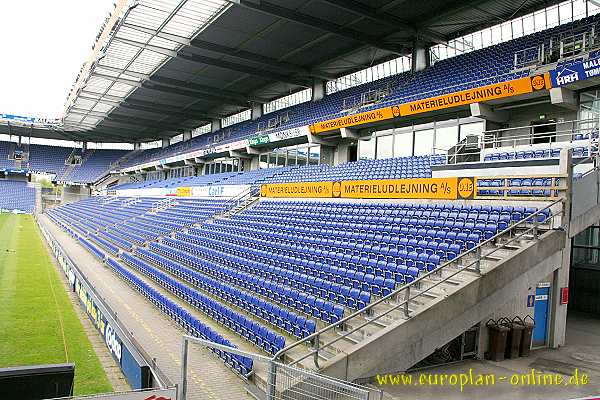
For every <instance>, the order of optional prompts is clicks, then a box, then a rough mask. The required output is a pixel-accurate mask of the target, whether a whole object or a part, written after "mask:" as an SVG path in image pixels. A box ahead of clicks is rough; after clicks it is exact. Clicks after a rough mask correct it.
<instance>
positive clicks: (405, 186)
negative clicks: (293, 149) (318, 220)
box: [261, 177, 475, 200]
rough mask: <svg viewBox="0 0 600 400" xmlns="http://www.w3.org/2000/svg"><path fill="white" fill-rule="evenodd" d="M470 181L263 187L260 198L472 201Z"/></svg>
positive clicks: (389, 180) (443, 180) (424, 179)
mask: <svg viewBox="0 0 600 400" xmlns="http://www.w3.org/2000/svg"><path fill="white" fill-rule="evenodd" d="M474 188H475V185H474V179H473V178H456V177H453V178H421V179H385V180H363V181H341V182H305V183H287V184H272V185H262V187H261V196H263V197H305V198H310V197H321V198H323V197H340V198H345V199H445V200H456V199H472V198H473V195H474V191H475V189H474Z"/></svg>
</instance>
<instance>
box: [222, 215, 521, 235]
mask: <svg viewBox="0 0 600 400" xmlns="http://www.w3.org/2000/svg"><path fill="white" fill-rule="evenodd" d="M521 215H522V214H521ZM330 216H331V214H329V215H322V216H321V215H318V214H316V215H309V216H306V217H304V218H303V217H302V215H301V214H298V215H297V216H288V217H280V216H277V215H269V216H268V217H261V216H260V215H256V214H245V215H243V216H240V217H239V218H232V219H233V220H234V221H247V222H260V221H265V222H269V223H275V224H282V225H284V226H297V227H302V226H306V225H310V224H319V225H320V226H322V227H331V228H339V229H344V228H347V229H350V230H354V231H358V232H361V231H363V232H364V231H365V230H368V229H370V227H373V226H374V227H381V228H382V230H384V231H387V232H393V233H402V228H408V229H410V228H414V227H421V226H431V227H432V228H433V229H440V230H445V231H457V232H460V231H463V230H465V229H467V230H468V229H474V230H475V231H479V230H481V232H477V233H480V234H482V235H483V233H484V232H485V233H486V234H485V236H486V238H488V231H489V235H492V236H493V234H494V233H495V230H494V229H492V228H491V227H490V228H486V226H487V225H492V224H496V225H499V224H500V223H501V224H502V226H503V227H504V228H506V226H507V225H508V224H509V223H510V217H509V216H507V215H504V216H501V215H489V214H487V213H481V214H477V213H469V214H467V213H456V214H451V213H449V214H447V215H444V213H441V214H440V215H438V216H428V217H426V216H421V217H416V216H409V215H408V213H407V214H406V215H405V216H401V215H398V216H396V217H392V216H381V217H377V216H375V217H365V218H352V217H350V216H344V215H336V218H335V219H333V220H331V219H330V218H328V217H330ZM518 216H519V215H515V217H518Z"/></svg>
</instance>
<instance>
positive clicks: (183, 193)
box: [177, 186, 192, 197]
mask: <svg viewBox="0 0 600 400" xmlns="http://www.w3.org/2000/svg"><path fill="white" fill-rule="evenodd" d="M191 195H192V188H190V187H187V186H185V187H178V188H177V197H189V196H191Z"/></svg>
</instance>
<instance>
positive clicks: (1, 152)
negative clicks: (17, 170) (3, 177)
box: [0, 142, 15, 168]
mask: <svg viewBox="0 0 600 400" xmlns="http://www.w3.org/2000/svg"><path fill="white" fill-rule="evenodd" d="M10 146H11V143H10V142H0V168H14V167H15V162H14V161H13V160H10V159H9V158H8V157H9V156H10V154H9V152H10Z"/></svg>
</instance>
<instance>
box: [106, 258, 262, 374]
mask: <svg viewBox="0 0 600 400" xmlns="http://www.w3.org/2000/svg"><path fill="white" fill-rule="evenodd" d="M107 265H108V266H109V267H110V268H111V269H112V270H113V271H115V272H116V273H117V275H119V276H120V277H121V278H122V279H123V280H125V281H126V282H127V283H129V284H130V285H132V286H133V287H134V288H135V289H136V290H137V291H138V292H140V293H141V294H142V295H143V296H145V297H146V298H147V299H148V300H150V301H151V302H152V303H153V304H154V305H155V306H156V307H158V308H159V309H160V310H161V311H162V312H163V313H165V314H166V315H168V316H169V317H170V318H172V319H173V320H174V321H175V322H177V323H178V324H179V325H181V326H182V327H183V328H185V329H186V330H187V331H188V332H190V333H191V334H192V335H193V336H196V337H199V338H201V339H205V340H209V341H211V342H214V343H217V344H222V345H224V346H229V347H232V348H236V346H235V345H234V344H233V343H231V342H230V341H229V340H227V339H225V338H224V337H222V336H221V335H219V334H218V333H217V332H215V331H213V330H212V329H211V328H210V327H208V326H206V325H204V324H203V323H202V322H200V320H198V319H197V318H196V317H194V316H193V315H192V314H190V313H189V312H188V311H187V310H186V309H184V308H183V307H181V306H180V305H179V304H177V303H175V302H174V301H172V300H171V299H169V298H168V297H166V296H164V295H162V294H161V293H160V292H158V291H157V290H156V289H154V288H153V287H152V286H150V285H148V284H147V283H146V282H144V281H143V280H142V279H140V278H139V277H138V276H136V275H135V274H133V273H131V272H130V271H129V270H127V268H125V267H123V266H122V265H121V264H120V263H118V262H117V261H115V260H113V259H112V258H109V259H108V262H107ZM211 351H213V353H215V354H216V355H217V356H218V357H220V358H221V359H222V360H223V361H225V363H227V364H228V365H230V366H231V367H232V368H234V369H235V370H236V371H237V372H239V373H240V374H241V375H243V376H248V375H249V374H250V373H251V372H252V369H253V362H252V359H251V358H249V357H244V356H239V355H236V354H232V353H228V352H225V351H222V350H216V349H211Z"/></svg>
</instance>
